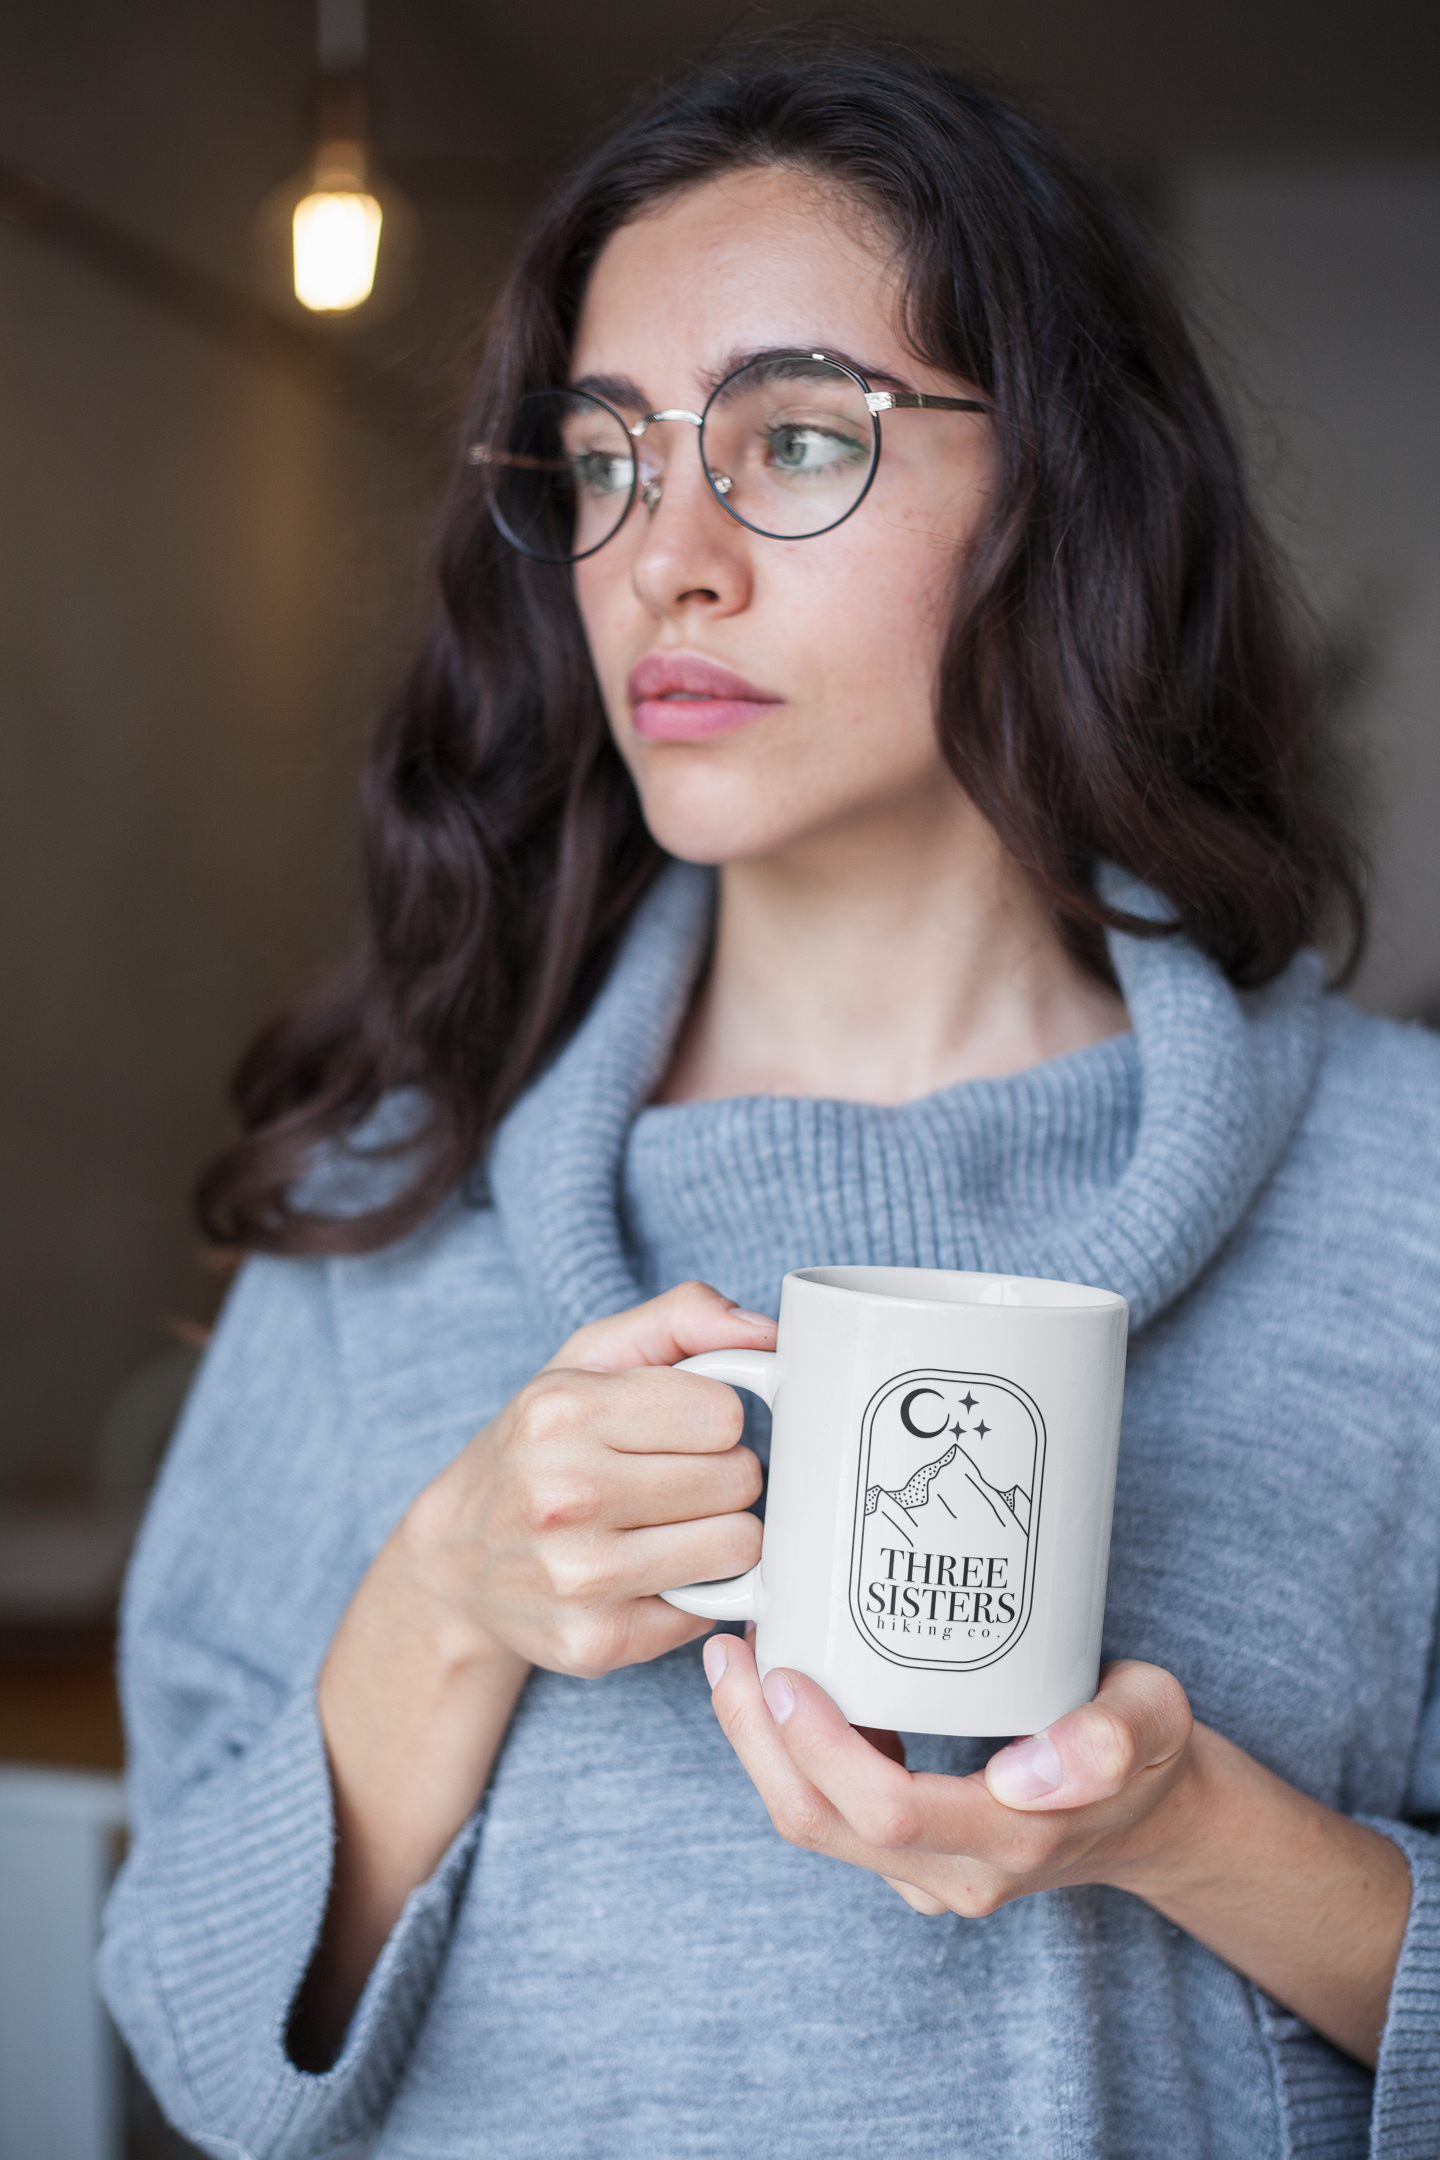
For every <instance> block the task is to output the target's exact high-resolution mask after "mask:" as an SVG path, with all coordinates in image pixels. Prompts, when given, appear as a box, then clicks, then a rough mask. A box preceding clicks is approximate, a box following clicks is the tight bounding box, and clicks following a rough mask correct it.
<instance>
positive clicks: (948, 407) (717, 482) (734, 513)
mask: <svg viewBox="0 0 1440 2160" xmlns="http://www.w3.org/2000/svg"><path fill="white" fill-rule="evenodd" d="M768 360H819V361H823V362H824V364H825V366H827V367H832V368H835V369H837V370H838V371H839V373H840V374H842V375H848V376H849V378H850V380H851V382H853V383H854V384H855V385H856V387H857V388H858V389H859V391H860V394H861V396H862V398H863V399H864V401H865V410H866V411H867V412H868V413H869V415H870V429H871V444H870V470H869V472H868V473H867V474H866V475H865V485H864V486H863V487H862V488H861V490H860V492H859V494H858V495H857V496H856V497H855V500H854V502H852V503H851V505H850V507H849V509H848V510H842V511H841V513H840V515H839V517H838V518H832V519H831V521H830V523H829V524H828V525H820V526H817V527H816V529H815V531H814V532H808V533H772V532H766V531H765V529H764V527H763V526H760V525H752V524H751V523H750V520H749V519H748V518H744V517H741V515H740V512H739V511H738V510H736V509H734V508H733V507H732V506H731V504H729V503H728V502H727V501H726V500H725V497H726V494H727V493H728V491H729V489H730V488H731V487H733V485H734V482H733V481H732V480H730V479H729V478H728V477H727V476H726V475H725V474H724V473H713V472H712V471H711V470H710V467H709V466H708V465H707V464H706V462H705V447H704V446H705V423H706V421H707V420H708V419H709V417H710V408H711V406H712V405H713V404H714V403H715V400H716V399H717V398H718V397H719V395H720V393H721V391H722V390H724V389H726V388H727V387H728V386H729V384H731V383H732V382H734V381H735V379H736V377H737V376H739V375H743V374H745V373H746V372H747V370H748V369H750V368H753V367H756V366H758V365H759V364H760V362H761V361H768ZM525 394H526V395H528V396H532V397H544V396H547V395H554V396H559V395H563V393H562V392H559V391H556V392H547V391H543V390H541V391H530V392H527V393H525ZM573 395H575V396H577V397H586V398H589V399H590V401H591V402H592V404H595V405H598V406H600V407H601V409H602V410H603V411H605V412H607V413H609V415H610V417H611V419H612V420H614V421H615V423H616V425H617V426H618V427H619V428H620V429H621V430H622V431H623V432H624V433H625V434H626V435H628V436H630V437H631V438H632V440H633V441H635V442H637V443H638V442H639V441H640V440H641V438H642V437H643V435H644V434H645V431H646V429H647V428H649V427H653V426H654V424H655V422H656V421H657V420H685V421H688V422H689V424H690V426H691V427H693V428H695V429H696V430H697V431H698V435H699V441H698V443H697V448H698V449H699V452H700V470H701V472H702V473H703V474H704V475H705V483H706V486H707V487H708V488H709V490H710V492H711V494H712V495H713V496H714V498H715V500H716V502H718V503H719V505H720V507H721V509H722V510H723V511H725V513H726V515H727V516H729V517H732V518H733V519H734V520H735V523H736V524H737V525H741V526H743V527H744V529H745V531H746V532H753V533H754V534H755V535H756V537H757V539H760V540H819V539H820V538H821V537H822V536H823V535H824V534H825V533H828V532H834V530H835V528H836V527H837V526H838V525H843V524H844V523H845V520H846V519H847V518H850V517H853V516H854V515H855V512H856V511H857V510H858V509H859V508H860V505H861V503H862V502H864V500H865V497H866V496H867V495H868V494H869V492H870V490H871V488H872V487H873V485H874V482H875V475H876V473H877V472H878V471H879V470H880V450H881V444H882V441H883V438H882V436H881V433H880V415H881V413H882V412H898V411H907V412H908V411H920V410H924V411H934V412H974V413H988V412H993V411H994V407H993V406H991V405H985V404H982V403H981V402H980V400H979V399H978V398H952V397H936V396H934V395H932V393H931V392H930V391H928V390H926V391H921V390H872V389H871V387H870V385H869V383H868V382H867V381H866V380H865V377H864V376H863V375H862V374H861V373H860V371H859V369H858V368H853V367H851V365H850V363H849V362H848V361H847V360H837V359H835V357H834V356H833V354H831V353H823V352H806V351H804V350H803V349H802V348H801V347H800V346H782V347H779V348H777V350H775V351H774V352H765V353H756V354H754V355H752V357H751V358H750V359H748V360H744V361H742V362H741V364H740V366H739V367H737V368H732V369H731V370H730V373H729V374H728V375H726V376H724V377H723V378H722V379H721V381H719V382H718V383H716V385H715V388H714V389H713V390H712V391H711V392H710V395H709V397H708V398H706V400H705V406H704V410H703V411H701V412H698V413H695V412H689V411H687V410H686V409H685V408H684V407H683V406H667V407H666V408H664V409H663V410H662V411H660V412H652V413H646V414H644V415H643V416H642V418H640V419H639V420H636V421H633V422H632V421H629V420H627V419H625V417H624V415H623V414H621V413H618V412H617V411H616V410H615V407H614V406H613V405H612V404H611V403H610V402H609V400H608V399H607V398H602V397H598V396H597V395H596V393H595V392H594V391H593V390H580V391H575V392H574V393H573ZM465 458H466V462H467V464H470V465H491V464H494V463H497V462H499V460H497V459H496V458H495V456H494V453H493V451H492V450H491V447H490V445H489V444H488V443H481V442H472V443H470V444H468V445H467V447H466V451H465ZM664 487H665V476H664V474H663V473H657V474H656V475H655V476H654V477H653V478H652V479H650V480H647V481H646V483H645V486H644V487H643V488H642V487H641V486H640V460H639V458H638V456H637V457H636V458H635V459H634V460H633V470H632V472H631V475H630V493H629V496H628V498H627V500H626V504H625V508H624V509H623V510H622V511H621V513H620V515H619V517H618V518H617V519H616V520H615V523H614V524H613V525H612V526H611V528H610V530H609V532H607V533H606V535H605V537H604V539H603V540H597V541H596V543H595V545H594V547H590V548H585V549H583V550H582V551H581V552H580V554H578V555H532V554H531V553H530V551H529V549H528V548H523V547H521V545H520V543H519V541H518V540H516V539H515V537H514V536H513V534H511V533H509V532H507V531H506V529H505V526H504V525H503V523H502V522H501V519H500V515H499V512H498V511H497V509H496V506H495V496H494V492H493V490H492V491H491V493H490V503H489V508H490V520H491V523H492V524H493V525H494V527H495V530H496V531H497V532H498V533H499V535H500V537H501V539H502V540H504V541H505V543H506V545H507V546H509V547H512V548H514V550H515V552H516V554H517V555H523V556H524V557H525V560H526V561H527V562H543V563H556V564H566V563H577V562H586V561H588V560H589V558H590V556H592V555H598V554H599V552H600V550H601V548H603V547H608V546H609V544H610V542H611V541H612V540H613V539H614V538H615V537H616V535H617V534H618V532H619V531H620V528H621V527H622V526H623V525H624V523H625V521H626V519H627V518H628V517H629V515H630V513H631V511H632V510H633V509H634V507H635V498H636V496H637V494H638V495H639V497H640V500H641V502H642V503H643V504H644V506H645V508H646V509H647V510H651V511H654V510H657V509H658V508H659V507H660V498H661V496H662V494H663V492H664Z"/></svg>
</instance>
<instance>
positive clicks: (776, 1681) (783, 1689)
mask: <svg viewBox="0 0 1440 2160" xmlns="http://www.w3.org/2000/svg"><path fill="white" fill-rule="evenodd" d="M760 1691H761V1693H762V1694H763V1695H764V1697H765V1700H766V1702H767V1703H769V1705H770V1715H771V1717H773V1718H774V1720H775V1723H776V1724H777V1725H783V1724H784V1722H785V1720H786V1718H787V1717H789V1715H790V1712H791V1711H792V1710H793V1709H794V1707H795V1690H794V1688H792V1687H791V1685H790V1683H789V1681H788V1680H787V1679H786V1678H785V1675H784V1673H778V1672H772V1673H766V1675H765V1678H764V1680H763V1681H762V1682H761V1684H760Z"/></svg>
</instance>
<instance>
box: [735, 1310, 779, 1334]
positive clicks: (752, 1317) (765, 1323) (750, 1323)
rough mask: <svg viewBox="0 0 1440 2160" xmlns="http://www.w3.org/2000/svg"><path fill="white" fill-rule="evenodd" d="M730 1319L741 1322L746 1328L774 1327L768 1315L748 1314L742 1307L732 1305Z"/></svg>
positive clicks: (761, 1313)
mask: <svg viewBox="0 0 1440 2160" xmlns="http://www.w3.org/2000/svg"><path fill="white" fill-rule="evenodd" d="M730 1317H731V1319H732V1320H743V1321H744V1323H745V1325H746V1327H765V1328H773V1327H774V1325H775V1322H774V1321H773V1320H772V1319H771V1318H770V1315H769V1314H768V1313H763V1312H749V1311H747V1310H746V1308H745V1307H744V1306H743V1305H732V1306H731V1308H730Z"/></svg>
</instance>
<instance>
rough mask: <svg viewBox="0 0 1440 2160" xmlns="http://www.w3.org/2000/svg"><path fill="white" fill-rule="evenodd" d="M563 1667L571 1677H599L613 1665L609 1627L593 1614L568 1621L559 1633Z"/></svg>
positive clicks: (587, 1678)
mask: <svg viewBox="0 0 1440 2160" xmlns="http://www.w3.org/2000/svg"><path fill="white" fill-rule="evenodd" d="M560 1639H561V1647H562V1651H563V1655H564V1660H565V1663H564V1667H563V1670H564V1671H565V1672H567V1673H569V1674H570V1676H571V1678H572V1679H575V1680H602V1679H603V1678H604V1676H605V1674H606V1673H608V1672H610V1671H612V1670H613V1668H614V1665H615V1662H616V1660H615V1642H614V1636H613V1632H612V1630H611V1629H610V1627H609V1626H608V1625H607V1624H606V1623H605V1622H604V1621H603V1620H600V1619H597V1618H596V1617H595V1616H594V1615H593V1614H587V1615H586V1616H585V1617H584V1618H581V1619H576V1620H573V1621H571V1623H570V1624H569V1626H568V1627H566V1628H565V1629H564V1630H563V1631H562V1634H561V1638H560Z"/></svg>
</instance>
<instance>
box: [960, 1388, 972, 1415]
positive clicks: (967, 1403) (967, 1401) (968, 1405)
mask: <svg viewBox="0 0 1440 2160" xmlns="http://www.w3.org/2000/svg"><path fill="white" fill-rule="evenodd" d="M960 1400H961V1402H962V1404H963V1405H964V1408H965V1411H966V1414H967V1415H968V1414H969V1412H970V1411H972V1410H973V1409H974V1407H975V1398H974V1396H973V1395H972V1394H971V1393H970V1390H969V1388H966V1390H965V1393H964V1394H963V1395H962V1396H961V1398H960Z"/></svg>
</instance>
